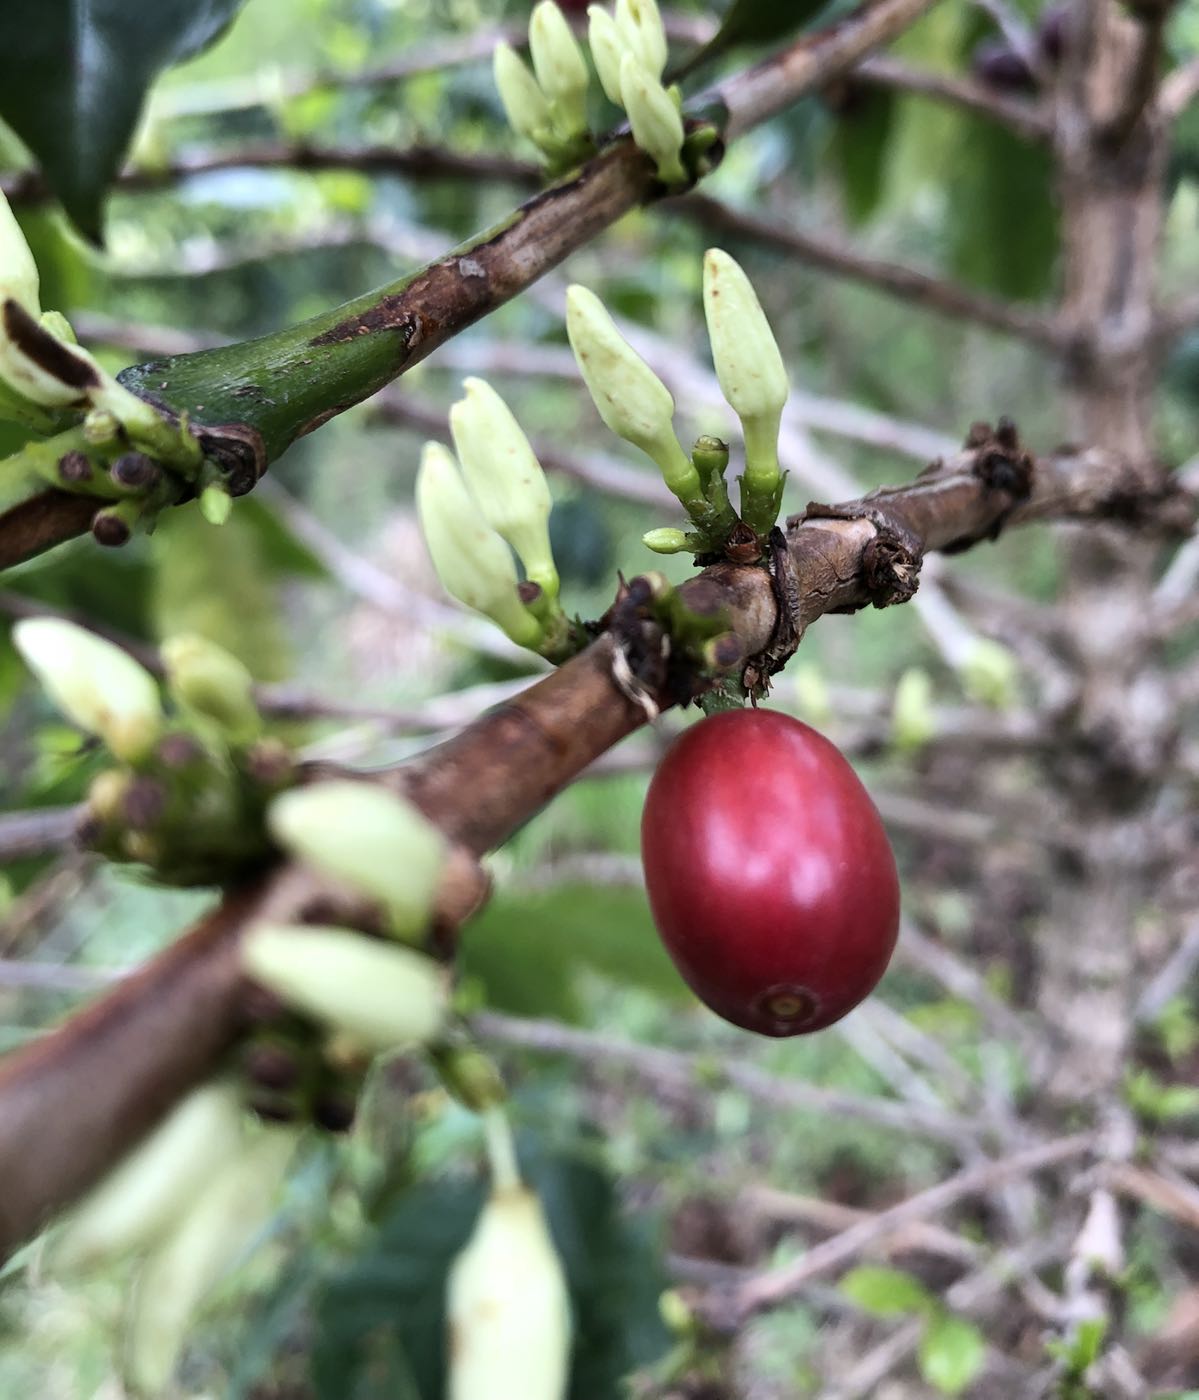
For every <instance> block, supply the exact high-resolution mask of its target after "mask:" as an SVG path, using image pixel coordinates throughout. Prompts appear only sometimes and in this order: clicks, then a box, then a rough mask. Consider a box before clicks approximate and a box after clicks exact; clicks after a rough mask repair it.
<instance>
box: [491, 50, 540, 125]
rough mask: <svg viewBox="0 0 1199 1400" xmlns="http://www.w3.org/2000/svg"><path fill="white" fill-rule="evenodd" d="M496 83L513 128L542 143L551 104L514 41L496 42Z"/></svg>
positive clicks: (494, 70) (494, 62)
mask: <svg viewBox="0 0 1199 1400" xmlns="http://www.w3.org/2000/svg"><path fill="white" fill-rule="evenodd" d="M492 67H493V72H494V74H495V85H496V87H497V88H498V89H499V94H500V101H501V102H502V103H503V104H504V111H505V112H506V113H507V116H508V121H509V123H510V124H511V126H512V129H513V131H515V132H516V133H517V135H519V136H524V137H525V138H526V139H528V140H529V141H532V142H533V143H534V144H535V145H538V146H540V145H541V144H542V141H543V140H544V139H545V136H546V133H547V132H548V131H549V129H550V104H549V102H548V100H547V99H546V95H545V93H544V92H542V90H541V88H540V87H539V86H538V85H537V79H536V78H535V77H534V76H533V74H532V73H531V72H530V71H529V69H528V67H527V66H526V65H525V63H524V61H523V60H522V59H521V58H520V57H519V55H518V54H517V53H516V50H515V49H513V47H512V45H511V44H508V43H500V44H497V45H496V50H495V58H494V60H493V65H492Z"/></svg>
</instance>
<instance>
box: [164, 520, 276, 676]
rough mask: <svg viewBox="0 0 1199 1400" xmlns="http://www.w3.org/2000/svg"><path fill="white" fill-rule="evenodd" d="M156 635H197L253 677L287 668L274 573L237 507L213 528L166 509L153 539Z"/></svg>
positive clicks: (253, 530) (260, 542) (258, 538)
mask: <svg viewBox="0 0 1199 1400" xmlns="http://www.w3.org/2000/svg"><path fill="white" fill-rule="evenodd" d="M152 543H153V546H154V548H153V555H154V560H155V564H156V568H155V571H154V591H153V609H154V619H155V624H156V631H157V635H158V636H159V637H160V638H162V637H170V636H173V635H175V634H176V633H180V632H198V633H199V634H200V636H202V637H207V638H208V640H209V641H211V642H217V643H218V644H219V645H220V646H223V647H225V648H226V649H227V650H228V651H231V652H232V653H233V654H234V656H236V657H238V658H239V659H240V660H241V661H244V662H245V664H246V665H247V666H248V667H249V668H250V670H251V671H252V672H253V674H254V676H255V678H256V679H258V680H277V679H278V678H279V677H280V676H282V675H284V674H286V671H287V645H286V640H285V637H284V630H283V623H282V617H281V614H280V611H279V598H278V588H277V580H276V575H275V574H274V573H273V571H272V569H271V567H270V563H269V560H268V557H267V551H266V549H265V548H264V546H263V540H262V536H261V535H260V534H259V532H258V530H257V529H256V528H255V526H254V524H253V522H252V521H251V520H249V519H247V518H245V517H244V516H243V515H242V513H241V512H240V510H239V509H238V507H237V506H234V509H233V514H232V515H231V516H230V517H229V519H228V521H226V523H225V524H224V525H222V526H220V527H219V528H218V527H216V526H213V525H209V523H208V522H207V521H206V520H205V519H204V517H203V516H202V515H201V514H200V512H199V510H198V509H196V507H195V505H187V506H184V507H182V508H181V509H179V510H169V511H166V512H165V513H164V514H163V516H162V519H161V521H160V522H159V525H158V529H157V530H156V531H155V533H154V537H153V541H152Z"/></svg>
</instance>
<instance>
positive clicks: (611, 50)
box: [587, 5, 625, 107]
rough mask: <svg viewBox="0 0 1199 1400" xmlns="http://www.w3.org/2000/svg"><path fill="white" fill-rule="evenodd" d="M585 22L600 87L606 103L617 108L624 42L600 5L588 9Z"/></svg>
mask: <svg viewBox="0 0 1199 1400" xmlns="http://www.w3.org/2000/svg"><path fill="white" fill-rule="evenodd" d="M587 21H588V29H587V39H588V42H589V44H590V46H591V57H592V60H593V61H594V63H595V71H596V73H598V74H599V80H600V86H601V87H602V88H603V89H604V92H605V93H606V94H607V97H608V101H609V102H615V103H616V105H617V106H618V107H619V106H621V105H622V103H623V101H624V99H623V98H622V97H621V93H620V60H621V59H622V58H623V57H624V54H625V43H624V40H623V39H622V38H621V35H620V31H619V30H618V29H617V28H616V21H615V20H614V19H613V18H612V16H611V15H610V14H609V13H608V11H607V10H605V9H604V8H603V6H602V5H591V6H589V7H588V10H587Z"/></svg>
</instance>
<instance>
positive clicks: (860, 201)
mask: <svg viewBox="0 0 1199 1400" xmlns="http://www.w3.org/2000/svg"><path fill="white" fill-rule="evenodd" d="M894 126H895V97H894V94H893V93H891V92H888V91H887V90H885V89H884V88H865V87H863V88H854V89H853V90H852V92H851V94H850V96H849V97H848V98H847V99H846V101H845V103H844V104H843V105H842V108H841V110H840V111H838V112H837V113H836V114H835V123H834V126H833V137H832V142H831V144H830V148H829V155H830V158H831V160H832V162H833V165H834V167H835V169H836V170H837V171H838V173H839V174H840V176H841V186H842V189H843V191H844V195H845V211H846V213H847V214H848V215H849V219H850V222H851V223H855V224H860V223H864V222H865V221H866V220H867V219H868V218H869V217H870V216H871V215H872V214H873V213H874V212H875V210H876V209H877V208H878V205H879V202H880V201H881V199H882V197H883V194H884V192H885V190H886V182H887V169H888V165H887V152H888V149H889V142H890V137H891V133H892V131H893V130H894Z"/></svg>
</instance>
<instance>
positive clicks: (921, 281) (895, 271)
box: [667, 194, 1064, 350]
mask: <svg viewBox="0 0 1199 1400" xmlns="http://www.w3.org/2000/svg"><path fill="white" fill-rule="evenodd" d="M667 207H669V208H674V209H677V210H678V211H679V212H680V213H683V214H686V215H687V216H688V217H689V218H692V219H695V220H696V221H697V222H698V223H700V224H702V225H703V226H704V227H705V228H707V229H710V230H712V231H714V232H716V233H721V234H731V235H732V236H733V237H735V238H744V239H749V240H750V241H752V242H755V243H761V244H764V245H765V246H766V247H768V248H773V249H774V250H775V251H776V252H780V253H784V254H786V255H787V256H789V257H794V258H798V259H799V260H800V261H801V262H804V263H807V264H808V265H809V266H811V267H817V268H820V269H821V271H823V272H829V273H832V274H833V276H835V277H846V278H849V279H851V280H852V281H855V282H861V283H864V284H865V285H866V286H869V287H875V288H877V289H878V290H879V291H882V292H886V293H888V294H889V295H890V296H893V297H897V298H898V299H899V300H900V301H906V302H908V303H909V304H910V305H913V306H919V307H922V308H924V309H925V310H928V311H934V312H937V313H938V314H940V315H944V316H952V317H954V318H956V319H959V320H965V321H974V322H977V324H979V325H982V326H989V327H991V328H992V329H993V330H999V331H1003V332H1005V333H1007V334H1008V335H1014V336H1017V337H1019V338H1020V339H1021V340H1026V341H1028V342H1029V343H1030V344H1033V345H1039V346H1042V347H1044V348H1046V349H1053V350H1056V349H1060V348H1062V347H1063V345H1064V338H1063V336H1062V335H1061V333H1060V332H1059V330H1058V329H1057V327H1056V326H1055V325H1054V323H1053V321H1052V320H1051V319H1050V318H1049V317H1047V316H1044V315H1040V314H1039V313H1037V312H1035V311H1028V310H1025V309H1024V308H1022V307H1020V306H1018V305H1016V304H1015V303H1014V302H1007V301H1000V300H997V299H996V298H994V297H988V296H983V295H982V294H980V293H978V292H974V291H971V290H970V289H969V288H968V287H962V286H958V285H957V284H955V283H953V282H948V281H944V280H942V279H941V278H939V277H933V276H930V275H929V274H928V273H925V272H918V271H916V270H915V269H914V268H910V267H904V266H902V265H901V264H898V263H891V262H884V261H883V260H882V259H879V258H871V257H866V256H865V255H864V254H861V253H855V252H853V251H852V250H851V249H849V248H846V247H845V246H844V245H843V244H840V243H835V242H832V241H830V240H828V239H824V238H819V237H815V236H814V235H812V234H810V233H803V232H801V231H800V230H799V229H795V228H788V227H784V226H783V225H781V224H776V223H772V222H771V221H770V220H768V219H762V218H758V217H757V216H755V215H753V214H747V213H745V212H743V211H742V210H739V209H733V208H731V207H730V206H729V205H727V204H723V203H721V202H720V201H719V200H717V199H712V198H711V197H710V196H708V195H702V194H693V195H688V196H687V197H686V198H685V199H683V200H680V201H679V202H678V203H677V204H673V205H670V206H667Z"/></svg>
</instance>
